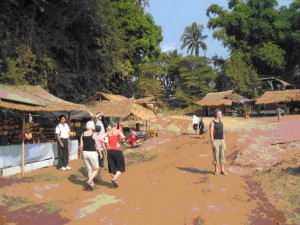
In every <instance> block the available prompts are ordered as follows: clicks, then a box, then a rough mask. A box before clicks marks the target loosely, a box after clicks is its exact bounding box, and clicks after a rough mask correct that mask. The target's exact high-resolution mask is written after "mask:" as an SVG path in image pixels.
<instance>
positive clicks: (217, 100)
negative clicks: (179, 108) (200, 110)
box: [194, 90, 245, 106]
mask: <svg viewBox="0 0 300 225" xmlns="http://www.w3.org/2000/svg"><path fill="white" fill-rule="evenodd" d="M243 99H245V97H243V96H241V95H239V94H236V93H235V92H234V91H233V90H230V91H223V92H215V93H208V94H206V95H205V96H204V97H203V98H202V99H200V100H197V101H195V102H194V103H195V104H197V105H201V106H222V105H224V106H231V105H232V103H233V102H240V101H241V100H243Z"/></svg>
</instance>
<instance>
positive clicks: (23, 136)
mask: <svg viewBox="0 0 300 225" xmlns="http://www.w3.org/2000/svg"><path fill="white" fill-rule="evenodd" d="M22 126H23V128H22V152H21V173H22V175H23V174H24V173H25V169H24V167H25V111H22Z"/></svg>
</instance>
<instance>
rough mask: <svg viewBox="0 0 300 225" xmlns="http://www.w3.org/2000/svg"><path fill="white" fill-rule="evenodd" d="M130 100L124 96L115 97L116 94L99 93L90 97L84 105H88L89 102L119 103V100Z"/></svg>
mask: <svg viewBox="0 0 300 225" xmlns="http://www.w3.org/2000/svg"><path fill="white" fill-rule="evenodd" d="M124 99H128V98H126V97H124V96H122V95H114V94H108V93H104V92H97V93H96V94H94V95H93V96H91V97H89V98H88V99H86V100H85V101H84V102H83V103H84V104H85V103H88V102H94V101H103V100H109V101H118V100H124Z"/></svg>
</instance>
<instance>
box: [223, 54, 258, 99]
mask: <svg viewBox="0 0 300 225" xmlns="http://www.w3.org/2000/svg"><path fill="white" fill-rule="evenodd" d="M246 61H249V56H247V55H245V54H243V53H242V52H241V51H235V52H233V54H232V55H231V57H230V59H228V60H226V62H225V74H223V82H224V83H223V85H224V86H223V88H224V90H230V89H232V90H235V91H236V92H237V93H239V94H241V95H243V96H246V97H248V98H255V97H257V95H258V92H259V90H258V76H257V73H256V71H255V70H254V69H253V67H252V66H251V65H250V66H249V65H247V63H245V62H246ZM221 76H222V75H221Z"/></svg>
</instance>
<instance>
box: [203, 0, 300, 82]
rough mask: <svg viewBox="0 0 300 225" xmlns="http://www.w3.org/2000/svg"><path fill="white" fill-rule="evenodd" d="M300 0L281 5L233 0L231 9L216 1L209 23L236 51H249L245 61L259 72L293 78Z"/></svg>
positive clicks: (297, 53)
mask: <svg viewBox="0 0 300 225" xmlns="http://www.w3.org/2000/svg"><path fill="white" fill-rule="evenodd" d="M297 2H299V0H296V1H294V3H292V4H291V5H290V7H289V8H286V7H282V8H279V9H278V8H276V7H277V5H278V4H277V1H276V0H247V1H238V0H230V1H229V3H228V6H229V9H230V11H226V10H225V9H223V8H221V7H220V6H217V5H215V4H213V5H211V6H210V7H209V8H208V10H207V15H208V16H210V17H211V18H210V19H209V22H208V27H209V28H211V29H214V34H213V35H214V37H215V38H217V39H219V40H221V41H222V42H223V44H224V46H227V47H228V48H229V49H230V51H231V52H232V53H234V52H235V51H242V52H243V53H244V54H249V59H248V60H249V61H248V62H245V63H247V65H249V66H253V68H254V69H255V70H256V71H257V73H258V74H263V75H273V76H278V75H283V76H285V77H284V78H285V79H286V80H291V79H292V76H293V75H292V74H293V68H295V67H296V66H297V65H298V66H299V60H297V58H298V59H299V56H300V50H299V47H298V46H299V42H298V41H297V40H299V39H298V37H299V36H298V35H297V33H299V29H300V27H299V24H300V11H299V6H297V4H296V3H297Z"/></svg>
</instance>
